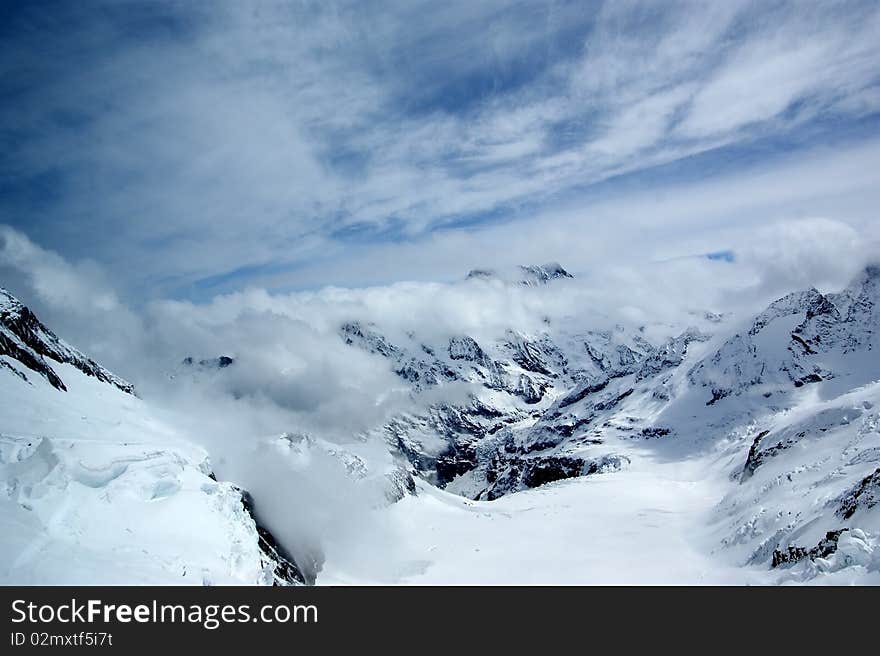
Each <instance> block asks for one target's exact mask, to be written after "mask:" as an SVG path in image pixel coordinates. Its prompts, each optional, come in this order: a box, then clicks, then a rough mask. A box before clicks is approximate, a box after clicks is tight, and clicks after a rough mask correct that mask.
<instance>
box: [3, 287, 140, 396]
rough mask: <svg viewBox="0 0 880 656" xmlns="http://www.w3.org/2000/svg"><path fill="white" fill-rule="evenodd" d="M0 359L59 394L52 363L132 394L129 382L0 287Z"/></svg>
mask: <svg viewBox="0 0 880 656" xmlns="http://www.w3.org/2000/svg"><path fill="white" fill-rule="evenodd" d="M0 356H7V357H9V358H12V359H13V360H17V361H18V362H20V363H21V364H22V365H24V366H25V367H27V368H28V369H30V370H31V371H34V372H36V373H37V374H39V375H41V376H43V377H44V378H45V379H46V380H47V381H49V384H50V385H52V387H54V388H55V389H58V390H61V391H66V390H67V387H66V385H65V384H64V381H63V380H62V379H61V376H60V375H59V374H58V373H57V372H56V371H55V369H54V368H53V367H52V364H51V363H52V362H57V363H65V364H70V365H72V366H74V367H76V368H77V369H79V370H80V371H82V372H83V373H84V374H86V375H88V376H92V377H94V378H97V379H98V380H100V381H102V382H105V383H109V384H110V385H113V386H115V387H117V388H118V389H120V390H122V391H123V392H125V393H127V394H134V387H133V386H132V384H131V383H129V382H127V381H125V380H123V379H122V378H120V377H119V376H117V375H116V374H114V373H112V372H110V371H108V370H107V369H105V368H104V367H102V366H101V365H99V364H98V363H97V362H95V361H94V360H92V359H91V358H89V357H87V356H85V355H83V354H82V353H81V352H79V351H78V350H76V349H75V348H73V347H72V346H70V345H69V344H67V343H66V342H65V341H64V340H62V339H60V338H59V337H58V336H57V335H55V333H53V332H52V331H51V330H49V329H48V328H46V326H44V325H43V324H42V323H41V322H40V321H39V319H37V317H36V316H35V315H34V313H33V312H31V311H30V310H29V309H28V308H27V307H26V306H25V305H24V304H22V303H21V301H19V300H18V299H17V298H15V297H14V296H12V294H10V293H9V292H8V291H6V290H5V289H3V288H2V287H0ZM19 373H21V372H19Z"/></svg>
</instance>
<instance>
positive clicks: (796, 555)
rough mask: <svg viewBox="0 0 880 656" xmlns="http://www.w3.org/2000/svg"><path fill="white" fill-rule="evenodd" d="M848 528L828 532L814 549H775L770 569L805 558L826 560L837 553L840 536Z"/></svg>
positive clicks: (795, 547)
mask: <svg viewBox="0 0 880 656" xmlns="http://www.w3.org/2000/svg"><path fill="white" fill-rule="evenodd" d="M848 530H849V529H848V528H841V529H837V530H834V531H828V533H826V534H825V537H824V538H822V540H820V541H819V544H817V545H816V546H814V547H811V548H810V549H807V548H805V547H798V546H789V547H787V548H786V549H785V550H781V549H776V550H774V551H773V560H772V561H771V564H770V566H771V567H779V566H780V565H790V564H793V563H796V562H798V561H800V560H803V559H805V558H809V559H810V560H815V559H816V558H828V556H830V555H832V554H833V553H834V552H835V551H837V543H838V540H839V539H840V536H841V534H842V533H843V532H844V531H848Z"/></svg>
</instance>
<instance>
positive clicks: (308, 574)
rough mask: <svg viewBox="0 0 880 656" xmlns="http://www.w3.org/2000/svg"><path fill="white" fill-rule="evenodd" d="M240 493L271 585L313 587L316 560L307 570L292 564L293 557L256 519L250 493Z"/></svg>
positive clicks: (316, 565)
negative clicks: (255, 530) (257, 536)
mask: <svg viewBox="0 0 880 656" xmlns="http://www.w3.org/2000/svg"><path fill="white" fill-rule="evenodd" d="M240 491H241V504H242V506H244V509H245V512H247V514H248V515H250V517H251V519H253V520H254V525H255V526H256V528H257V534H258V535H259V546H260V557H261V561H262V564H263V568H264V571H266V572H267V573H269V574H270V576H271V580H272V585H275V586H285V585H306V584H308V585H314V583H315V578H316V577H317V574H318V571H319V569H320V564H319V562H318V561H317V560H316V561H315V562H311V563H309V567H308V568H300V567H299V565H297V564H296V562H294V560H293V557H291V556H290V554H288V553H287V551H286V550H285V549H284V547H282V546H281V545H280V544H279V543H278V541H277V540H276V539H275V536H274V535H272V533H271V531H269V529H268V528H266V527H265V526H263V525H262V524H261V523H260V521H259V520H258V519H257V515H256V512H255V511H254V500H253V498H252V497H251V495H250V493H249V492H247V491H246V490H240Z"/></svg>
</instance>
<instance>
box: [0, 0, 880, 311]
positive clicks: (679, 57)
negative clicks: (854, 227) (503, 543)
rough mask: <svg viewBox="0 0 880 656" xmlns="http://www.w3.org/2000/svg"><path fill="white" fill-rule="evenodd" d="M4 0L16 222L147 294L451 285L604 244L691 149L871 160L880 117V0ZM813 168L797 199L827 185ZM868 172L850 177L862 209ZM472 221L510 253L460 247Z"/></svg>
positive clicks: (769, 158)
mask: <svg viewBox="0 0 880 656" xmlns="http://www.w3.org/2000/svg"><path fill="white" fill-rule="evenodd" d="M7 11H9V12H10V15H9V16H7V17H6V18H7V20H5V21H4V25H5V28H4V30H5V31H4V33H3V41H2V42H3V46H0V47H2V49H3V57H2V61H3V62H4V64H3V69H2V77H0V88H2V91H3V97H4V101H3V103H2V106H0V118H2V122H0V125H2V126H3V127H2V128H0V138H2V140H3V144H4V152H5V155H4V157H3V158H2V161H0V209H2V211H3V214H4V216H5V219H4V221H5V222H7V223H10V224H12V225H13V226H15V227H17V228H19V229H21V230H24V231H25V232H26V233H27V234H29V235H30V236H31V237H32V238H34V239H35V240H37V241H38V242H39V243H42V244H45V245H46V246H49V247H51V248H52V249H54V250H57V251H59V252H61V253H62V254H65V255H67V256H69V257H71V258H73V259H75V260H78V259H82V258H85V257H89V258H92V259H94V260H96V261H98V262H99V263H100V264H102V265H103V266H105V267H106V268H108V269H109V270H111V271H113V272H114V275H115V276H116V277H117V278H118V279H120V280H121V281H123V282H124V283H125V285H126V286H127V287H128V289H129V291H130V293H132V294H134V295H136V296H139V297H154V296H159V295H167V294H170V295H178V296H180V295H183V296H196V297H199V296H205V295H210V294H213V293H215V292H216V291H221V290H224V289H230V288H236V287H239V286H241V285H244V284H248V283H251V282H259V281H263V280H266V279H271V281H272V283H273V284H275V285H278V286H285V285H293V286H297V285H313V284H320V282H321V281H320V279H319V278H317V277H316V275H315V273H314V271H315V267H316V266H322V267H323V266H327V263H334V264H333V266H334V269H335V271H336V272H337V273H338V275H340V276H342V278H343V279H342V280H340V279H337V278H334V279H333V280H332V282H336V283H340V282H342V283H348V284H356V283H358V282H360V281H362V280H363V279H364V277H363V276H362V275H359V274H357V273H356V272H357V271H358V269H361V270H363V269H371V270H373V271H375V270H376V257H377V255H376V253H379V252H381V253H385V254H386V255H384V256H383V257H384V260H383V262H384V265H383V266H384V270H383V274H384V275H385V277H386V278H394V277H401V276H403V277H406V276H410V275H412V274H413V272H414V271H415V270H416V267H415V264H412V263H410V264H406V262H407V261H410V262H415V261H421V262H426V261H427V262H434V263H435V264H434V266H433V267H430V266H429V267H428V268H427V270H428V271H430V272H431V275H441V276H442V275H444V274H446V275H449V274H450V273H451V272H452V271H453V270H455V271H461V270H465V269H466V268H468V267H469V266H470V265H471V264H476V263H475V262H473V261H468V262H465V261H464V259H465V257H467V258H474V257H479V258H480V260H481V262H479V263H488V264H492V263H493V261H494V260H504V259H506V258H510V257H519V256H528V255H530V254H531V253H532V252H535V253H537V252H539V251H541V252H544V253H545V256H544V259H547V258H548V257H549V258H558V259H563V255H562V254H560V253H558V252H553V251H554V250H561V251H563V252H564V251H566V248H565V246H566V245H568V246H569V250H574V251H575V252H578V251H577V248H576V247H575V246H581V247H583V248H586V247H587V245H586V244H585V243H583V242H584V241H585V237H584V236H583V235H582V234H581V235H580V236H577V235H578V233H589V235H591V236H592V235H596V236H597V237H598V238H599V239H598V241H599V243H601V244H604V245H606V246H607V245H608V244H613V243H621V242H625V241H626V239H624V238H625V237H626V236H627V235H628V233H631V232H632V231H633V230H635V229H637V228H638V227H639V226H644V225H645V224H646V223H647V224H649V225H650V224H651V221H652V219H651V212H652V208H651V206H650V204H648V205H646V204H644V203H643V204H642V205H639V204H638V203H637V202H636V203H632V204H630V203H629V199H630V197H631V195H632V193H631V191H632V190H631V184H632V183H631V182H627V181H628V180H631V179H633V176H635V178H634V179H636V180H638V184H639V187H640V189H644V190H652V191H646V193H654V194H659V195H660V196H663V194H665V193H675V191H676V190H678V189H680V188H681V184H682V180H681V179H679V178H682V177H684V178H687V175H688V174H689V175H691V177H693V176H694V171H693V168H691V169H688V166H689V165H690V166H691V167H692V166H693V164H692V163H693V162H694V161H695V160H698V161H699V166H698V167H697V168H698V170H699V171H700V174H701V177H711V175H712V174H713V172H714V171H715V170H716V169H723V172H724V173H726V174H731V172H734V173H735V172H736V170H737V167H738V166H739V165H740V164H741V165H742V167H746V166H747V165H751V164H753V162H752V161H751V160H752V159H753V158H750V157H749V156H748V155H749V153H751V152H753V151H754V150H758V151H759V152H760V153H761V158H760V159H761V162H762V163H764V164H763V165H764V167H765V169H770V168H772V166H773V165H774V162H775V159H774V158H776V157H777V156H780V155H785V154H786V153H789V152H793V153H797V152H809V157H810V158H812V157H818V155H816V149H817V148H820V149H821V148H824V147H826V146H827V144H837V145H836V146H834V148H833V151H834V152H833V153H832V154H833V156H834V157H835V158H837V159H841V158H843V160H846V161H853V162H855V161H864V158H865V152H871V151H865V149H864V146H862V145H860V146H859V147H858V148H855V147H854V145H853V144H854V137H864V136H865V135H868V136H870V135H871V134H872V132H873V131H874V129H873V128H874V127H875V126H876V120H877V116H878V113H880V93H878V83H880V75H878V73H877V70H878V66H877V64H878V63H880V48H878V46H877V42H878V39H877V38H876V35H877V34H878V33H880V10H878V8H877V6H876V3H871V2H865V1H852V2H838V3H815V4H805V3H789V2H776V3H757V2H745V1H742V2H740V1H734V2H725V3H702V2H671V3H663V4H662V5H656V4H653V3H636V2H613V3H612V2H607V3H599V2H596V3H568V2H525V3H518V4H515V5H511V4H509V3H495V2H481V3H442V4H438V3H413V2H400V3H395V2H388V3H383V5H382V6H381V7H379V8H377V7H375V6H372V7H367V6H365V5H363V4H361V3H347V2H328V3H308V2H264V3H257V4H250V3H226V4H212V5H191V4H183V3H181V4H177V3H167V4H159V3H141V2H125V3H108V4H106V5H105V4H104V3H100V2H99V3H91V4H90V6H89V7H82V6H77V5H70V4H69V3H45V4H43V3H35V4H29V5H28V6H27V7H24V8H19V9H17V10H7ZM859 148H861V150H860V149H859ZM847 153H851V158H850V159H848V160H847V158H846V154H847ZM820 155H821V156H827V155H828V153H827V152H824V154H823V153H820ZM765 160H766V162H765ZM689 163H691V164H689ZM658 167H659V169H658ZM677 167H678V168H677ZM679 169H680V171H679ZM658 171H659V173H658ZM677 171H678V172H680V174H681V175H678V174H677ZM689 171H690V173H688V172H689ZM767 175H772V172H770V171H769V170H768V171H767ZM814 179H815V181H816V183H817V184H818V185H819V186H818V187H815V186H814V187H812V188H809V189H806V188H803V189H802V193H795V194H794V198H793V199H789V201H788V205H787V208H788V209H787V210H786V211H787V212H788V213H789V214H793V215H794V216H798V215H799V214H801V213H802V212H803V211H804V209H803V207H802V206H800V205H798V203H801V204H803V203H806V202H807V200H808V199H812V198H814V197H815V196H816V195H817V194H819V195H821V194H822V193H823V189H826V188H827V193H826V196H827V197H829V198H830V197H834V195H835V194H836V193H838V192H837V191H835V189H836V187H835V185H837V184H839V183H838V182H835V181H827V184H826V183H825V182H822V180H821V179H820V178H814ZM753 181H754V182H755V186H754V187H753V189H754V190H755V192H757V193H762V192H763V190H764V187H763V186H761V185H760V184H759V183H760V175H757V177H755V176H753ZM684 182H685V183H686V182H687V180H684ZM873 182H876V179H874V180H873ZM862 183H863V184H862V186H861V187H856V188H851V189H849V192H850V194H851V196H853V197H857V198H865V199H868V200H866V201H865V202H863V206H864V207H867V206H868V205H869V204H870V203H869V202H868V201H869V200H870V199H871V198H872V197H871V196H870V192H869V191H865V190H866V189H868V188H869V187H870V186H871V183H872V180H871V179H867V180H865V179H863V178H862ZM860 194H862V195H860ZM864 194H867V195H864ZM615 198H616V199H617V200H614V202H613V203H612V205H613V207H614V208H615V210H614V211H613V212H610V211H608V212H601V211H591V212H587V211H586V210H584V211H582V212H580V213H579V214H578V212H577V209H576V208H578V207H583V208H588V207H592V208H595V207H596V203H597V202H600V201H601V203H611V202H612V200H613V199H615ZM609 199H611V200H609ZM774 202H776V201H774ZM780 202H781V201H780ZM851 202H852V199H851ZM713 205H714V203H712V202H711V201H710V200H709V201H706V202H705V204H704V205H703V206H702V207H701V210H702V211H703V213H704V215H705V216H704V221H703V222H701V221H699V220H694V219H687V220H681V219H680V218H679V216H680V215H679V214H678V213H676V212H668V213H667V214H665V215H664V218H663V219H662V220H663V222H664V224H663V230H662V231H658V234H659V236H658V237H657V240H658V241H657V242H656V248H657V249H658V251H660V252H668V251H674V250H675V249H676V248H677V247H678V244H679V243H680V242H681V241H682V234H685V233H686V234H687V235H689V236H688V237H687V239H688V240H690V241H700V240H703V241H707V238H706V236H705V235H704V236H702V237H701V236H700V231H701V230H702V231H703V232H704V233H706V232H708V231H711V230H717V225H718V223H719V221H720V220H721V215H720V214H719V213H718V211H717V208H716V207H714V206H713ZM607 206H608V205H607V204H606V207H607ZM560 207H562V208H565V211H562V210H560ZM810 207H813V206H812V205H811V206H810ZM823 209H824V208H823ZM864 211H866V210H864V208H861V209H860V211H859V212H856V214H859V215H860V216H861V214H860V212H864ZM646 212H647V215H646V214H645V213H646ZM562 215H564V216H566V217H568V218H567V219H565V220H561V219H560V218H559V217H560V216H562ZM573 215H577V216H576V218H572V216H573ZM776 218H780V217H778V216H777V217H776ZM782 218H785V217H782ZM840 218H842V219H843V220H846V219H847V218H848V217H847V216H843V217H840ZM657 220H660V219H657ZM499 221H508V222H511V223H509V224H505V226H504V228H503V229H501V228H495V227H493V226H495V224H496V223H498V222H499ZM481 226H482V228H481ZM475 228H476V229H480V230H483V232H481V234H484V235H491V240H489V239H488V238H487V239H486V241H485V242H484V241H480V238H478V239H477V240H476V242H474V243H475V244H483V243H491V244H494V248H492V247H482V246H481V247H480V249H476V250H475V247H471V248H466V249H464V252H461V253H459V254H458V256H457V257H456V256H455V255H454V254H452V251H453V250H455V249H451V248H449V247H448V246H446V245H444V244H450V243H456V242H457V241H459V242H460V241H461V239H463V238H466V239H471V237H472V235H473V230H474V229H475ZM572 230H574V232H575V236H573V235H572ZM438 231H440V232H438ZM662 233H666V234H667V235H669V237H668V240H666V241H664V240H663V237H662ZM522 234H529V235H533V238H532V240H531V247H530V248H525V247H522V246H521V245H520V243H521V241H522V238H521V235H522ZM560 234H565V235H568V236H567V237H563V238H559V237H558V235H560ZM708 241H711V239H709V240H708ZM438 244H439V246H438ZM726 246H727V244H721V245H720V246H719V245H718V244H714V245H711V248H716V247H726ZM411 253H420V255H419V256H418V257H413V256H411V255H409V254H411ZM389 254H390V255H389ZM395 254H397V255H395ZM563 254H564V253H563ZM487 260H489V261H488V262H487ZM358 262H360V263H361V264H360V265H359V264H358ZM316 263H320V264H316ZM398 263H399V264H398ZM574 266H575V267H577V266H580V265H579V264H576V265H574ZM339 272H341V273H339ZM346 272H348V273H346ZM346 275H347V276H348V277H347V278H346V277H345V276H346Z"/></svg>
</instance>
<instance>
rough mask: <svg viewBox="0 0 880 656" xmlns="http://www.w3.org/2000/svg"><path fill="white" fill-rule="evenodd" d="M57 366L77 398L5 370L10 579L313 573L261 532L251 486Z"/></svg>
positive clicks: (2, 575) (1, 484) (180, 579)
mask: <svg viewBox="0 0 880 656" xmlns="http://www.w3.org/2000/svg"><path fill="white" fill-rule="evenodd" d="M4 361H7V362H8V361H9V360H8V356H4ZM12 364H18V363H17V361H15V362H13V363H12ZM53 368H54V369H55V370H57V372H58V374H59V376H60V377H61V378H63V380H64V381H65V383H66V388H67V392H66V393H63V392H61V391H59V390H58V389H56V388H54V387H53V386H52V385H51V384H50V383H49V381H47V380H45V379H44V378H42V377H40V376H37V377H33V378H32V379H31V380H30V381H29V383H26V382H24V381H23V380H21V378H20V377H19V376H17V375H15V374H14V373H13V372H12V371H10V370H9V369H7V368H4V369H0V399H2V407H0V582H3V583H10V584H11V583H16V584H50V583H51V584H123V583H128V584H131V583H156V584H178V583H180V584H204V583H213V584H224V583H250V584H257V583H261V584H271V583H273V582H275V581H276V580H277V581H278V582H282V581H285V579H286V581H294V580H296V579H301V578H302V577H301V575H300V573H299V572H298V571H297V570H296V568H295V566H293V565H292V564H291V563H289V562H287V561H286V560H285V558H284V555H283V553H278V552H277V549H278V545H276V544H275V543H274V539H273V538H272V536H271V535H269V534H267V533H265V531H261V532H260V533H259V534H258V527H257V526H256V524H255V522H254V519H253V517H252V516H251V514H250V512H249V509H248V508H246V507H245V504H243V501H242V493H241V491H240V490H238V489H237V488H235V487H234V486H232V485H231V484H229V483H223V482H217V481H215V480H213V479H212V477H211V476H210V474H211V470H210V466H209V464H208V460H207V454H206V453H205V452H204V451H203V450H202V449H201V448H199V447H196V446H194V445H192V444H191V443H189V442H188V441H187V440H185V439H184V438H183V437H182V436H181V435H180V434H179V433H178V432H177V431H175V430H174V429H173V428H171V427H169V426H167V425H165V424H163V423H162V422H160V421H158V420H157V419H156V418H155V417H154V416H153V414H152V413H151V411H150V409H149V407H148V406H147V405H146V404H145V403H144V402H142V401H141V400H140V399H137V398H135V397H134V396H132V395H130V394H125V393H123V392H122V391H121V390H120V389H118V388H117V387H115V386H112V385H108V384H106V383H103V382H101V381H100V380H98V379H97V378H95V377H92V376H88V375H86V374H84V373H83V372H82V371H80V370H79V369H78V368H76V367H75V366H74V365H73V364H68V363H61V364H57V365H55V366H54V367H53ZM261 546H262V547H263V551H261V549H260V547H261ZM273 549H275V550H276V551H275V552H273ZM282 551H283V550H282ZM273 557H274V560H272V558H273Z"/></svg>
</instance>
